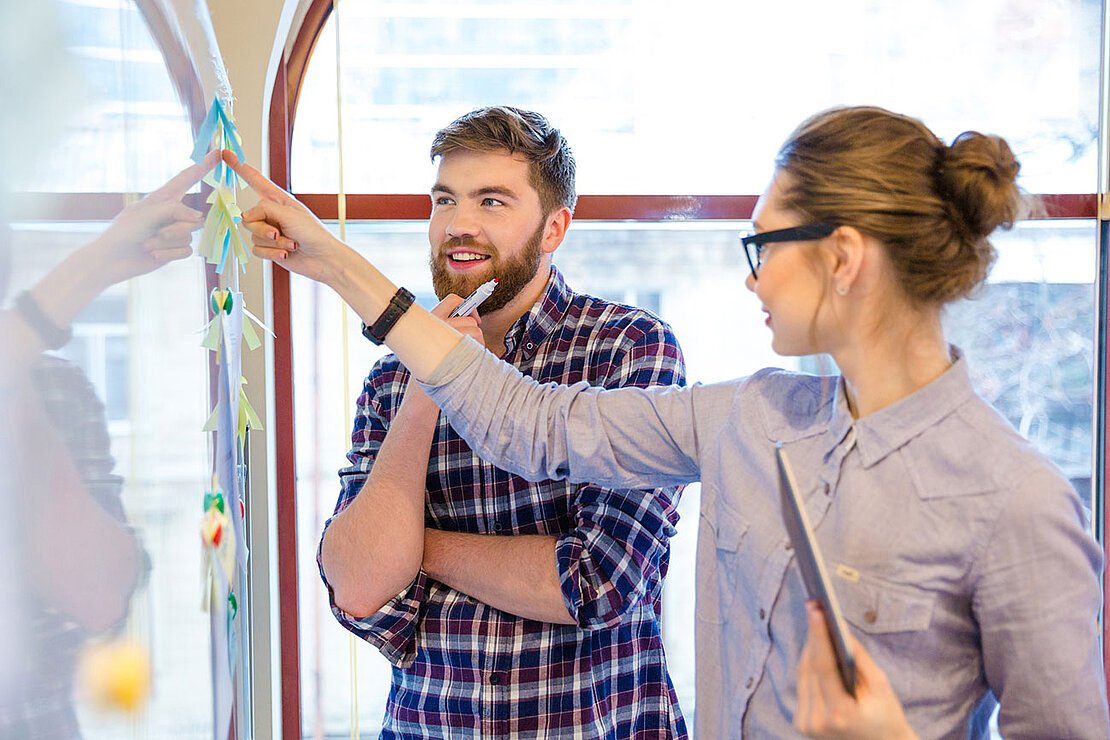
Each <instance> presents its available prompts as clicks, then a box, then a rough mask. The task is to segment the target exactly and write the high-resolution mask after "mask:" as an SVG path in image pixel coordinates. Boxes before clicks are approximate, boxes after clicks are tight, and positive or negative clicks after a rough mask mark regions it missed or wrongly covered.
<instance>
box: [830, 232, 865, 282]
mask: <svg viewBox="0 0 1110 740" xmlns="http://www.w3.org/2000/svg"><path fill="white" fill-rule="evenodd" d="M825 242H826V244H825V251H826V255H827V259H828V264H829V267H830V270H829V276H830V278H831V280H832V284H833V288H834V289H835V290H836V292H837V293H838V294H839V295H847V294H848V293H850V292H851V290H852V286H853V285H855V284H856V281H857V280H858V279H859V277H860V273H861V271H862V270H863V263H864V258H865V256H866V253H867V239H866V237H864V235H863V234H862V233H860V231H859V230H858V229H856V228H854V227H852V226H838V227H837V228H836V231H834V232H833V233H832V234H830V235H829V236H828V238H826V239H825Z"/></svg>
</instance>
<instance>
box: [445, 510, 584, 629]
mask: <svg viewBox="0 0 1110 740" xmlns="http://www.w3.org/2000/svg"><path fill="white" fill-rule="evenodd" d="M555 543H556V539H555V538H554V537H547V536H544V535H517V536H511V537H502V536H497V535H480V534H464V533H460V532H444V531H441V530H438V529H429V530H427V531H425V533H424V570H425V571H426V572H427V573H428V575H429V576H431V577H432V578H434V579H436V580H437V581H439V582H441V583H444V584H446V585H447V586H450V587H451V588H453V589H455V590H456V591H461V592H462V593H464V594H467V595H468V596H472V597H474V598H475V599H478V600H479V601H482V602H484V603H486V604H489V605H490V606H492V607H494V608H496V609H500V610H501V611H505V612H509V613H510V614H516V615H517V616H520V617H526V618H528V619H536V620H539V621H541V622H551V623H554V624H575V623H576V622H575V619H574V618H573V617H572V616H571V614H570V612H568V611H567V608H566V604H565V603H564V602H563V591H562V587H561V585H560V583H559V571H558V563H557V561H556V559H555Z"/></svg>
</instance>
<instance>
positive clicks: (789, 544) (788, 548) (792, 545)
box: [786, 542, 794, 550]
mask: <svg viewBox="0 0 1110 740" xmlns="http://www.w3.org/2000/svg"><path fill="white" fill-rule="evenodd" d="M786 549H787V550H793V549H794V543H793V542H787V543H786Z"/></svg>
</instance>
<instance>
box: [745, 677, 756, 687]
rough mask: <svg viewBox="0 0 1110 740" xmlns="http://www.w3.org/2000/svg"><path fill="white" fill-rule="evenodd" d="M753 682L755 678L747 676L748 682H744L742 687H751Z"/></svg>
mask: <svg viewBox="0 0 1110 740" xmlns="http://www.w3.org/2000/svg"><path fill="white" fill-rule="evenodd" d="M753 683H755V679H754V678H749V679H748V682H747V683H746V684H744V688H745V689H750V688H751V687H752V684H753Z"/></svg>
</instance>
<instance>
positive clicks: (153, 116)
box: [0, 0, 212, 740]
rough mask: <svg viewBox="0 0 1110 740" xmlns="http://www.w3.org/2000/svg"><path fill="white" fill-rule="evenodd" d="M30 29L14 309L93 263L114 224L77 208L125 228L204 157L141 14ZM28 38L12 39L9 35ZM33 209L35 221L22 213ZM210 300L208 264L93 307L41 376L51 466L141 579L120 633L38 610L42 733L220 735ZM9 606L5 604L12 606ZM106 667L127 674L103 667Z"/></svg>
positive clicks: (112, 10)
mask: <svg viewBox="0 0 1110 740" xmlns="http://www.w3.org/2000/svg"><path fill="white" fill-rule="evenodd" d="M9 5H14V4H9ZM34 5H36V6H38V4H34ZM54 11H56V15H55V13H54ZM17 17H20V16H18V15H17ZM24 18H25V19H26V20H27V21H28V22H27V25H26V26H24V27H20V28H19V30H18V32H19V33H21V34H26V37H27V39H28V46H29V48H33V49H34V51H29V50H27V51H25V52H24V55H23V56H22V57H21V58H20V62H21V63H22V64H24V65H26V66H25V68H23V69H21V70H19V71H14V70H11V69H8V68H5V70H4V75H5V76H8V75H11V74H24V73H25V74H27V76H28V78H29V79H31V80H34V81H35V83H36V85H37V87H36V90H35V95H36V97H35V98H34V99H33V100H32V99H27V101H26V108H25V112H26V115H27V119H26V120H25V121H24V123H31V124H33V125H34V128H33V129H31V130H29V131H28V132H27V134H26V136H25V137H24V138H22V139H21V141H22V144H23V148H24V151H23V155H24V158H25V161H26V164H27V166H26V167H25V168H22V169H19V170H17V171H16V172H15V173H14V174H15V175H16V178H15V179H14V181H12V182H5V183H4V185H5V186H7V187H10V188H11V189H12V190H13V191H15V193H16V197H15V198H14V199H12V200H11V201H10V202H8V201H7V198H6V197H5V202H4V203H3V205H4V206H6V207H7V210H6V212H5V214H4V215H5V216H6V217H7V218H9V219H11V222H10V223H7V224H5V227H4V230H3V233H2V234H0V241H2V242H3V243H0V250H4V251H5V252H6V253H8V254H9V255H10V257H11V263H10V267H11V274H10V276H8V277H10V283H9V284H8V285H7V292H6V295H5V294H0V299H2V301H0V303H2V305H3V308H8V306H9V304H10V303H11V300H12V298H13V297H14V296H15V295H17V294H18V293H20V292H21V291H23V290H26V289H30V288H32V287H33V286H36V285H37V284H39V281H40V280H42V279H43V277H44V276H46V275H48V274H50V273H51V272H52V271H56V270H58V269H61V266H63V265H72V264H74V262H73V260H75V259H81V257H80V254H85V252H83V251H82V247H84V246H86V245H88V244H90V243H91V242H92V241H93V240H94V239H96V237H97V236H98V235H100V234H101V233H102V232H103V231H104V230H105V228H106V227H107V226H108V224H109V221H108V220H92V221H90V220H74V219H75V218H85V217H84V216H76V215H75V214H87V213H90V212H93V213H103V218H104V219H107V218H110V217H111V216H112V214H113V213H114V211H115V210H118V209H119V208H120V207H122V205H123V203H124V202H125V200H130V199H132V198H137V197H138V196H137V195H126V194H139V193H145V192H149V191H150V190H153V189H155V188H157V187H159V186H161V185H162V184H163V183H165V182H166V181H167V180H168V179H169V178H170V177H171V176H173V175H174V174H176V173H177V172H179V171H180V170H182V169H184V168H185V167H186V166H188V165H189V164H191V162H190V161H189V155H190V154H191V152H192V147H193V135H192V129H191V126H190V123H189V121H190V118H189V115H188V111H186V110H185V109H184V108H183V106H182V103H181V102H180V101H179V100H178V98H177V94H176V92H175V88H174V85H173V83H172V80H171V77H170V73H169V71H168V70H167V68H166V63H165V61H164V59H163V56H162V53H161V51H160V50H159V47H158V46H157V44H156V42H155V40H154V39H153V38H152V36H151V32H150V30H149V29H148V27H147V24H146V22H145V20H144V17H143V15H142V13H141V12H140V9H139V8H138V7H137V5H136V3H134V2H131V1H130V0H64V1H63V2H58V3H43V4H42V5H41V6H39V7H37V8H36V10H35V12H34V13H33V14H32V13H30V12H29V13H28V14H27V15H26V16H25V17H24ZM54 21H56V25H55V24H54ZM15 30H16V29H13V28H11V27H9V28H7V29H5V31H4V33H5V37H6V36H7V33H8V32H9V31H12V32H15ZM179 72H180V71H179ZM51 75H52V76H51ZM9 103H10V101H8V100H6V101H5V104H9ZM16 112H17V111H15V110H12V109H9V110H8V114H15V113H16ZM5 130H9V129H5ZM12 174H13V172H12V171H5V172H4V173H3V176H4V177H6V176H9V175H12ZM28 194H30V195H28ZM51 194H54V195H57V196H59V197H58V199H57V200H54V199H53V195H51ZM74 194H82V195H79V196H75V195H74ZM84 194H89V195H87V196H86V195H84ZM4 195H5V196H6V195H7V193H5V194H4ZM13 204H14V205H13ZM25 204H32V205H33V206H34V209H33V212H32V211H27V210H20V209H22V208H24V205H25ZM105 204H108V205H105ZM44 214H45V215H44ZM79 253H80V254H79ZM0 256H2V255H0ZM98 266H99V265H98ZM55 274H56V273H55ZM3 289H4V286H3V284H2V282H0V291H2V290H3ZM39 290H41V288H40V289H39ZM207 292H208V289H207V287H206V276H205V270H204V265H203V261H202V260H199V259H195V258H194V259H188V260H183V261H179V262H173V263H170V264H168V265H167V266H165V267H163V268H161V269H159V270H156V271H154V272H151V273H149V274H147V275H144V276H142V277H139V278H136V279H133V280H130V281H126V282H117V283H116V284H114V285H112V286H111V287H109V288H108V289H107V290H105V291H103V292H102V293H100V294H99V295H96V296H95V297H91V301H90V302H89V303H88V304H87V305H86V306H85V308H84V309H83V310H82V311H81V313H80V314H79V315H78V316H77V318H76V319H75V320H74V322H73V324H72V330H73V336H72V339H71V340H70V341H69V342H68V343H66V344H65V345H64V346H62V347H61V348H59V349H57V350H54V351H51V352H48V353H45V355H44V356H43V357H40V358H38V359H37V360H36V361H35V362H34V364H33V365H32V367H31V377H32V378H33V379H34V381H35V387H36V388H37V390H38V394H39V395H41V398H38V397H36V398H34V399H33V400H32V402H33V403H35V404H36V407H37V404H40V403H41V405H42V408H43V409H45V410H46V413H47V415H48V418H49V421H50V422H51V428H52V430H51V433H52V434H54V435H56V439H57V440H58V442H59V443H58V444H57V446H55V447H50V448H49V449H46V448H43V449H41V450H40V452H41V453H42V454H43V455H44V458H45V459H46V460H48V465H49V467H50V468H51V469H56V470H58V471H65V470H69V469H70V467H72V468H73V469H74V470H75V471H76V473H77V475H78V477H79V479H80V485H79V486H78V490H80V491H87V492H88V494H89V495H90V496H91V497H92V498H93V499H94V501H95V505H96V506H97V507H98V508H97V511H98V512H107V514H108V515H109V516H110V517H111V518H112V520H113V523H115V524H118V525H122V526H123V528H122V529H118V531H119V532H122V533H124V535H123V536H125V537H126V538H127V539H128V540H129V541H130V542H133V543H134V544H135V545H136V546H137V550H138V552H139V556H138V561H139V562H138V565H137V570H138V575H137V583H136V582H132V581H131V580H128V581H127V582H126V583H125V584H124V588H126V590H127V593H126V594H124V597H125V603H126V604H127V606H126V609H125V611H124V613H123V614H122V616H121V617H120V618H119V619H118V620H115V621H114V622H113V624H111V625H108V626H103V625H102V626H99V627H97V628H86V627H80V626H75V621H77V620H73V619H69V618H68V617H66V616H65V614H64V612H62V616H58V614H59V610H58V609H57V608H56V605H54V604H52V603H51V601H50V599H49V598H47V597H42V600H41V602H40V600H38V597H35V598H32V599H30V600H28V601H27V602H25V603H26V606H27V609H28V610H29V617H28V619H30V620H31V621H30V622H29V624H31V625H32V626H33V629H32V630H31V631H30V632H28V633H27V635H26V637H27V640H26V642H27V646H28V650H29V654H30V655H31V656H33V658H34V661H35V663H36V664H37V665H36V666H35V667H34V669H33V670H34V672H33V673H31V674H28V675H27V676H23V677H22V678H21V679H20V680H22V681H24V682H25V683H26V685H28V686H30V687H32V689H31V690H32V691H33V687H34V686H36V685H37V684H36V683H35V682H40V681H41V682H59V685H60V687H61V688H60V690H59V692H58V693H57V694H56V695H55V694H54V693H48V694H47V698H48V699H49V700H50V701H54V700H56V701H57V702H58V703H59V707H57V708H53V709H49V711H48V710H47V709H44V708H43V707H42V706H41V705H42V704H43V703H44V702H43V701H39V702H38V705H35V703H34V702H31V703H29V704H28V705H27V706H28V707H30V709H28V711H30V712H42V715H41V716H42V719H41V720H40V721H37V722H35V723H34V727H35V734H36V735H37V734H38V733H42V734H43V736H47V735H49V736H55V734H54V733H57V736H59V737H61V736H63V732H66V731H68V725H64V724H55V723H56V722H58V723H62V722H64V721H65V720H58V719H57V718H59V717H63V716H65V714H66V713H67V712H68V711H69V710H70V709H72V710H74V711H75V714H76V723H77V726H78V727H79V732H80V736H83V737H86V738H90V739H92V738H105V739H108V740H117V739H118V740H130V739H132V738H169V739H175V740H176V739H181V740H185V739H197V738H210V737H211V736H212V708H211V694H212V692H211V679H210V675H211V671H210V668H209V618H208V614H206V613H205V612H203V611H202V610H201V584H202V577H201V576H202V572H203V571H202V566H203V561H202V557H201V540H200V524H201V518H202V515H203V497H204V493H205V490H206V489H207V488H209V487H210V485H209V482H210V478H211V475H210V472H209V471H210V468H209V462H208V450H207V445H208V435H207V434H205V433H204V432H202V431H201V428H202V426H203V425H204V422H205V419H206V418H207V416H208V413H209V411H210V407H209V405H208V404H209V400H208V387H209V380H208V378H209V353H208V351H207V350H205V349H203V348H202V347H200V341H201V338H202V335H201V334H200V333H199V331H200V330H201V328H202V327H203V326H204V324H205V323H206V322H207V321H208V319H209V314H208V310H207V301H206V296H207ZM3 352H7V348H6V347H5V349H4V350H3ZM8 422H10V419H8V418H7V417H5V423H8ZM10 472H11V471H10V469H9V471H8V472H7V473H6V474H5V476H7V475H8V474H9V473H10ZM56 492H57V491H56V490H55V489H53V488H48V487H47V488H42V489H34V490H25V491H22V493H25V494H26V495H27V496H28V497H29V499H30V500H33V506H36V507H38V506H44V505H49V499H50V497H51V496H52V495H55V493H56ZM59 495H60V494H59ZM5 511H6V512H7V511H8V509H5ZM75 524H76V525H77V530H78V538H77V540H76V541H72V542H61V543H58V547H61V548H71V547H83V546H85V545H89V546H90V548H91V549H90V550H89V551H88V552H87V557H89V558H94V557H96V554H97V553H96V549H97V548H98V547H102V546H104V543H103V542H91V543H84V542H82V540H81V539H80V534H81V532H80V530H81V527H80V524H81V523H80V522H76V523H75ZM29 536H32V537H33V535H29ZM33 552H34V551H33V550H28V557H33V555H32V554H31V553H33ZM20 554H23V553H20ZM28 572H33V569H29V571H28ZM130 576H131V572H130V571H129V572H128V578H130ZM93 578H95V579H96V583H97V597H98V598H105V599H107V598H109V597H108V596H107V595H106V594H107V592H108V589H109V586H110V584H111V583H113V574H111V573H95V574H93ZM10 608H11V605H10V604H8V603H7V602H5V606H4V610H5V611H9V610H10ZM44 615H45V616H44ZM117 650H123V651H130V652H118V651H117ZM125 655H126V656H136V655H137V656H138V658H137V661H138V662H137V663H136V662H131V659H130V658H122V657H120V656H125ZM97 656H99V657H97ZM104 656H114V657H111V658H110V659H111V660H114V661H123V662H112V663H109V664H105V663H102V662H97V661H99V660H100V659H101V658H104ZM0 662H2V661H0ZM105 665H110V666H112V668H111V670H108V669H105ZM89 666H92V668H88V667H89ZM144 666H145V668H144ZM86 669H87V672H86ZM116 669H119V670H123V671H124V673H123V674H120V673H113V671H114V670H116ZM144 670H149V673H150V682H149V689H150V693H149V695H145V694H144V693H143V692H142V691H141V689H142V687H143V685H144V684H143V682H142V681H141V674H142V671H144ZM128 671H135V672H134V673H130V672H128ZM109 675H111V676H114V677H115V678H121V677H123V678H122V680H123V681H124V685H125V686H126V687H131V688H133V689H135V690H137V691H138V693H136V694H134V695H131V694H128V695H127V696H123V695H111V696H108V697H107V698H106V697H105V695H103V694H102V693H101V691H102V690H103V689H104V688H105V687H106V686H108V684H107V683H106V682H108V681H109V680H110V679H109V678H108V676H109ZM132 679H134V682H130V681H131V680H132ZM43 685H47V684H46V683H44V684H43ZM112 686H115V684H112ZM70 688H72V694H70V692H69V689H70ZM117 688H118V687H117ZM32 696H33V694H32ZM128 697H130V698H128ZM4 698H5V700H6V699H7V696H6V695H5V696H4ZM38 699H39V700H42V699H43V697H42V696H39V697H38ZM45 703H49V702H48V701H47V702H45ZM129 707H131V709H130V710H129V711H128V708H129ZM12 710H13V707H12V706H10V705H8V704H7V702H6V701H5V702H4V705H3V706H0V736H4V737H9V735H5V728H10V727H12V725H9V724H5V721H6V720H7V719H10V716H11V715H10V712H11V711H12ZM15 711H17V712H18V711H20V707H18V706H16V707H15ZM31 716H38V715H36V714H32V715H31ZM16 726H18V725H16ZM15 736H18V737H24V735H23V734H20V733H17V735H12V736H11V737H15ZM65 736H67V737H69V736H73V737H76V736H78V734H77V731H74V732H73V733H72V734H66V735H65Z"/></svg>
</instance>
